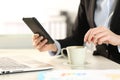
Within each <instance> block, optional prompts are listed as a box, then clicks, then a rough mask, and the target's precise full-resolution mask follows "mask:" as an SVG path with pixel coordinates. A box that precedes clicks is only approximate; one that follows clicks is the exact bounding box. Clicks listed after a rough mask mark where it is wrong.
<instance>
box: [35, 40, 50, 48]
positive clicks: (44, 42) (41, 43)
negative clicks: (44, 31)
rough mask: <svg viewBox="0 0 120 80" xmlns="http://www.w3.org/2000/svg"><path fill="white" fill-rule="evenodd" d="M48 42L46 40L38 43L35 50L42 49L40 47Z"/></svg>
mask: <svg viewBox="0 0 120 80" xmlns="http://www.w3.org/2000/svg"><path fill="white" fill-rule="evenodd" d="M47 42H48V40H47V39H45V40H43V41H42V42H40V43H39V44H38V46H37V49H39V50H40V49H42V47H44V46H45V45H46V43H47Z"/></svg>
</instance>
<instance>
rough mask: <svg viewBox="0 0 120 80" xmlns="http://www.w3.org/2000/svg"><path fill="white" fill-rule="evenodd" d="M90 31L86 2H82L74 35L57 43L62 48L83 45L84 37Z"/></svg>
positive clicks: (82, 0)
mask: <svg viewBox="0 0 120 80" xmlns="http://www.w3.org/2000/svg"><path fill="white" fill-rule="evenodd" d="M88 29H89V25H88V22H87V18H86V12H85V4H84V0H81V2H80V5H79V8H78V14H77V16H76V20H75V24H74V26H73V30H72V35H71V36H70V37H66V38H65V39H61V40H57V41H58V42H59V43H60V44H61V48H64V47H67V46H72V45H83V43H84V41H83V39H84V35H85V33H86V32H87V30H88Z"/></svg>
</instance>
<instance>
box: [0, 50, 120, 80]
mask: <svg viewBox="0 0 120 80" xmlns="http://www.w3.org/2000/svg"><path fill="white" fill-rule="evenodd" d="M2 56H8V57H11V58H16V59H21V58H23V57H33V58H34V59H37V60H40V61H43V62H47V63H49V64H52V65H53V67H54V69H53V70H63V69H65V70H71V69H72V68H71V67H70V66H69V65H68V64H66V62H67V59H65V58H61V57H59V56H50V55H49V54H48V53H47V52H39V51H37V50H36V49H0V57H2ZM86 57H87V58H86V65H85V67H84V70H111V69H120V65H119V64H117V63H115V62H113V61H111V60H109V59H106V58H104V57H102V56H93V55H92V54H87V56H86ZM24 59H25V58H24ZM38 74H39V71H38V72H27V73H17V74H7V75H0V80H37V79H38Z"/></svg>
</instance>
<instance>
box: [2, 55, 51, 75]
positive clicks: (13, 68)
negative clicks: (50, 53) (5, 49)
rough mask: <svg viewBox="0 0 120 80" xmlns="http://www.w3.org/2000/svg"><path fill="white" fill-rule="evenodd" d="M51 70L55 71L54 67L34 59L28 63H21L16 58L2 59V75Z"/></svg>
mask: <svg viewBox="0 0 120 80" xmlns="http://www.w3.org/2000/svg"><path fill="white" fill-rule="evenodd" d="M50 69H53V66H52V65H50V64H47V63H45V62H40V61H37V60H34V59H29V60H27V61H24V62H20V61H17V60H16V59H14V58H10V57H0V75H2V74H11V73H21V72H32V71H43V70H50Z"/></svg>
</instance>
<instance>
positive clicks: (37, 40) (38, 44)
mask: <svg viewBox="0 0 120 80" xmlns="http://www.w3.org/2000/svg"><path fill="white" fill-rule="evenodd" d="M47 41H48V40H47V39H45V38H44V37H43V36H39V34H34V35H33V37H32V42H33V45H34V47H35V48H37V49H38V50H39V51H53V52H57V47H56V46H55V44H47Z"/></svg>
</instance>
